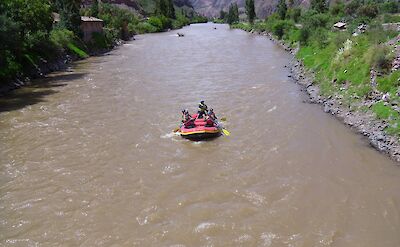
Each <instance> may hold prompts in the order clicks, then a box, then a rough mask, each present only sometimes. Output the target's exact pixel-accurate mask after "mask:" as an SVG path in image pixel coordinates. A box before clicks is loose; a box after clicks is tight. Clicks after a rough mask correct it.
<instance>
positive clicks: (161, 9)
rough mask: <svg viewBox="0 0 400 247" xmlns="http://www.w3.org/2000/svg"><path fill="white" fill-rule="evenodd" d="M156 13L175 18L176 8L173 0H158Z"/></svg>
mask: <svg viewBox="0 0 400 247" xmlns="http://www.w3.org/2000/svg"><path fill="white" fill-rule="evenodd" d="M155 14H156V15H163V16H165V17H168V18H171V19H175V18H176V15H175V8H174V4H173V2H172V0H157V1H156V10H155Z"/></svg>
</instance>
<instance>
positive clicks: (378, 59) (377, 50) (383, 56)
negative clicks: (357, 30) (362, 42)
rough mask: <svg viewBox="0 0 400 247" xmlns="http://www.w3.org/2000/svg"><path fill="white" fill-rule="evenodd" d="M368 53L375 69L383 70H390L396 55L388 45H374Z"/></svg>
mask: <svg viewBox="0 0 400 247" xmlns="http://www.w3.org/2000/svg"><path fill="white" fill-rule="evenodd" d="M368 55H369V63H370V65H371V66H373V67H374V68H375V69H377V70H379V71H381V72H387V71H389V70H390V68H391V66H392V62H393V58H394V57H393V53H392V52H391V50H390V48H389V47H388V46H386V45H374V46H372V47H371V48H370V49H369V51H368Z"/></svg>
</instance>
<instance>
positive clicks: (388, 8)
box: [381, 0, 400, 14]
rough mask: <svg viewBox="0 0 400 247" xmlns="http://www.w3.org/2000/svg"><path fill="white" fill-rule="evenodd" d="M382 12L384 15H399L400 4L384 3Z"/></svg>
mask: <svg viewBox="0 0 400 247" xmlns="http://www.w3.org/2000/svg"><path fill="white" fill-rule="evenodd" d="M381 11H382V12H384V13H392V14H394V13H397V12H399V11H400V3H399V2H396V1H394V0H392V1H388V2H384V3H383V4H382V5H381Z"/></svg>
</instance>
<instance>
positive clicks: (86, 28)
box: [52, 13, 103, 42]
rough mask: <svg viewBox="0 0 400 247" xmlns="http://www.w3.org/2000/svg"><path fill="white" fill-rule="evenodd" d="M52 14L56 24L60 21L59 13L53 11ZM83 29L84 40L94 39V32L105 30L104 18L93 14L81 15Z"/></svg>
mask: <svg viewBox="0 0 400 247" xmlns="http://www.w3.org/2000/svg"><path fill="white" fill-rule="evenodd" d="M52 16H53V24H54V25H56V24H57V23H59V22H60V15H59V14H58V13H52ZM81 30H82V34H83V41H85V42H88V41H90V40H91V39H92V35H93V33H102V32H103V20H101V19H98V18H95V17H91V16H81Z"/></svg>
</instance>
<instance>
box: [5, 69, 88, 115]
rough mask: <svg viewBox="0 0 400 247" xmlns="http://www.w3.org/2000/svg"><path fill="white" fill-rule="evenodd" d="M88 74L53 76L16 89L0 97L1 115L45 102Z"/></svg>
mask: <svg viewBox="0 0 400 247" xmlns="http://www.w3.org/2000/svg"><path fill="white" fill-rule="evenodd" d="M85 74H86V73H68V74H65V73H64V74H53V75H50V76H49V77H46V78H43V79H39V80H35V81H33V82H32V84H31V85H29V86H24V87H22V88H20V89H16V90H14V91H12V92H10V93H8V94H7V95H4V96H2V97H0V113H1V112H7V111H13V110H18V109H21V108H24V107H26V106H29V105H34V104H37V103H40V102H45V101H46V100H45V98H46V97H47V96H48V95H52V94H55V93H57V92H58V90H56V89H57V88H61V87H64V86H66V85H68V83H67V82H69V81H73V80H77V79H80V78H82V77H83V76H85Z"/></svg>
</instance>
